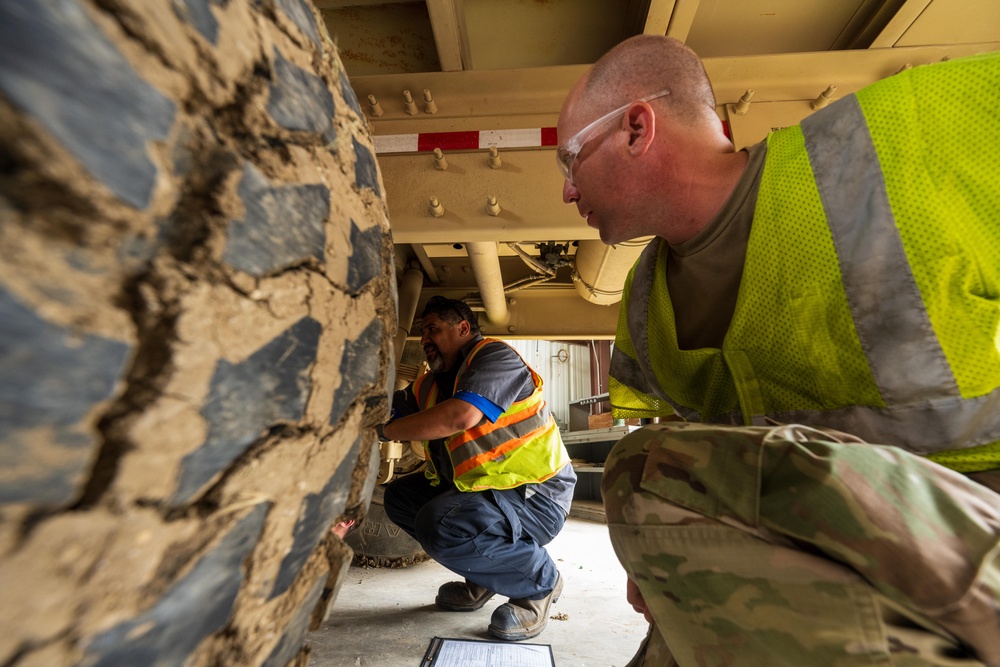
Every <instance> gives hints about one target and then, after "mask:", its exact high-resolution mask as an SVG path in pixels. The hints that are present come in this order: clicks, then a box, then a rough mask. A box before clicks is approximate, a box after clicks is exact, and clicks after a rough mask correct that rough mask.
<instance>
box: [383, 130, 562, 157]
mask: <svg viewBox="0 0 1000 667" xmlns="http://www.w3.org/2000/svg"><path fill="white" fill-rule="evenodd" d="M372 140H373V141H374V142H375V152H376V153H379V154H382V155H384V154H386V153H430V152H432V151H433V150H434V149H435V148H440V149H441V150H443V151H462V150H482V149H485V148H489V147H490V146H496V147H497V148H541V147H543V146H556V145H558V137H557V136H556V128H554V127H534V128H526V129H520V130H472V131H468V132H422V133H420V134H390V135H386V136H379V135H377V134H376V135H375V136H373V137H372Z"/></svg>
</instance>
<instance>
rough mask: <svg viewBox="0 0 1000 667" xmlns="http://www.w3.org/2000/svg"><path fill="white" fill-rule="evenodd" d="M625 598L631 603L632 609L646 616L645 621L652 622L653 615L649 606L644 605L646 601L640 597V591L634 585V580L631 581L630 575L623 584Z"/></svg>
mask: <svg viewBox="0 0 1000 667" xmlns="http://www.w3.org/2000/svg"><path fill="white" fill-rule="evenodd" d="M625 599H626V600H628V603H629V604H630V605H632V609H635V610H636V611H637V612H638V613H640V614H642V615H643V616H644V617H645V618H646V621H647V622H649V623H652V622H653V615H652V614H651V613H649V607H647V606H646V601H645V600H644V599H643V598H642V592H641V591H640V590H639V587H638V586H636V585H635V582H634V581H632V578H631V577H629V579H628V584H626V586H625Z"/></svg>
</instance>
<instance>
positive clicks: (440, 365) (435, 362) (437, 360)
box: [427, 355, 444, 373]
mask: <svg viewBox="0 0 1000 667" xmlns="http://www.w3.org/2000/svg"><path fill="white" fill-rule="evenodd" d="M427 365H428V366H430V367H431V372H432V373H440V372H441V371H443V370H444V359H442V358H441V355H438V356H436V357H434V358H433V359H428V360H427Z"/></svg>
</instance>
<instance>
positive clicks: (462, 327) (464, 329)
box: [458, 320, 472, 338]
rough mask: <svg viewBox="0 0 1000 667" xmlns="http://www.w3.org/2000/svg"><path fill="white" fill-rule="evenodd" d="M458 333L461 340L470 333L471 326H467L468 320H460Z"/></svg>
mask: <svg viewBox="0 0 1000 667" xmlns="http://www.w3.org/2000/svg"><path fill="white" fill-rule="evenodd" d="M458 333H459V335H460V336H462V338H465V337H466V336H468V335H469V334H470V333H472V325H471V324H469V321H468V320H462V321H461V322H459V323H458Z"/></svg>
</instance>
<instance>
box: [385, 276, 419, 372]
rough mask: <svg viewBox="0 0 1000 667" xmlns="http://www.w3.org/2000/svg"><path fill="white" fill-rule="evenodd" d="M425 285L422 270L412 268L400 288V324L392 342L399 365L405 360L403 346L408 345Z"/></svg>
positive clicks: (404, 277)
mask: <svg viewBox="0 0 1000 667" xmlns="http://www.w3.org/2000/svg"><path fill="white" fill-rule="evenodd" d="M423 285H424V274H423V273H422V272H421V271H420V269H416V268H410V269H407V271H406V273H404V274H403V281H402V284H400V286H399V323H398V324H397V327H398V328H397V329H396V337H395V338H394V339H393V341H392V344H393V351H394V352H395V355H396V364H397V365H398V364H399V361H400V360H401V359H402V358H403V344H404V343H406V337H407V336H409V335H410V329H411V327H412V326H413V318H414V316H415V315H416V314H417V302H418V301H419V300H420V290H421V289H422V288H423Z"/></svg>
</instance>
